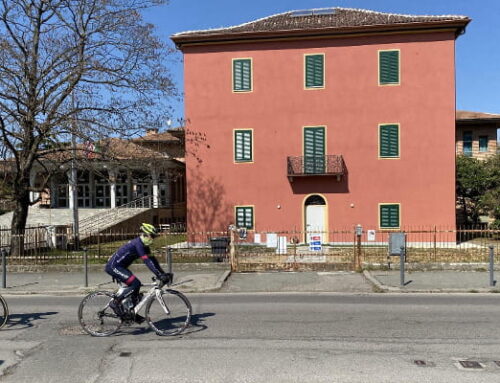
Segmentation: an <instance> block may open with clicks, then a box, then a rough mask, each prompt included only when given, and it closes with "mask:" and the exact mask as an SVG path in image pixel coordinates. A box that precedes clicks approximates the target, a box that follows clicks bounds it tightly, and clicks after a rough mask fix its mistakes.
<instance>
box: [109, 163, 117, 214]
mask: <svg viewBox="0 0 500 383" xmlns="http://www.w3.org/2000/svg"><path fill="white" fill-rule="evenodd" d="M108 175H109V181H110V185H109V192H110V199H111V209H114V208H115V207H116V170H115V169H110V170H109V172H108Z"/></svg>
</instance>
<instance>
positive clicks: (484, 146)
mask: <svg viewBox="0 0 500 383" xmlns="http://www.w3.org/2000/svg"><path fill="white" fill-rule="evenodd" d="M479 151H480V152H487V151H488V136H479Z"/></svg>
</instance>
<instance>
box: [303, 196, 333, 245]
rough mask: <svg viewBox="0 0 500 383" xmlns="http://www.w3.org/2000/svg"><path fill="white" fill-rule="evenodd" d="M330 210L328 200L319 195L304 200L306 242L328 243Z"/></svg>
mask: <svg viewBox="0 0 500 383" xmlns="http://www.w3.org/2000/svg"><path fill="white" fill-rule="evenodd" d="M327 222H328V209H327V204H326V200H325V198H324V197H323V196H321V195H319V194H312V195H309V196H308V197H306V199H305V200H304V228H305V238H304V240H305V242H306V243H310V242H311V240H313V241H318V240H320V241H321V243H324V242H327V233H326V231H327Z"/></svg>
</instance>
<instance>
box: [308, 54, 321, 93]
mask: <svg viewBox="0 0 500 383" xmlns="http://www.w3.org/2000/svg"><path fill="white" fill-rule="evenodd" d="M324 58H325V57H324V56H323V55H311V56H306V88H321V87H323V86H324Z"/></svg>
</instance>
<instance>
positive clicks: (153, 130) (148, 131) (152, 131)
mask: <svg viewBox="0 0 500 383" xmlns="http://www.w3.org/2000/svg"><path fill="white" fill-rule="evenodd" d="M158 131H159V129H158V128H146V136H151V135H153V134H158Z"/></svg>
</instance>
